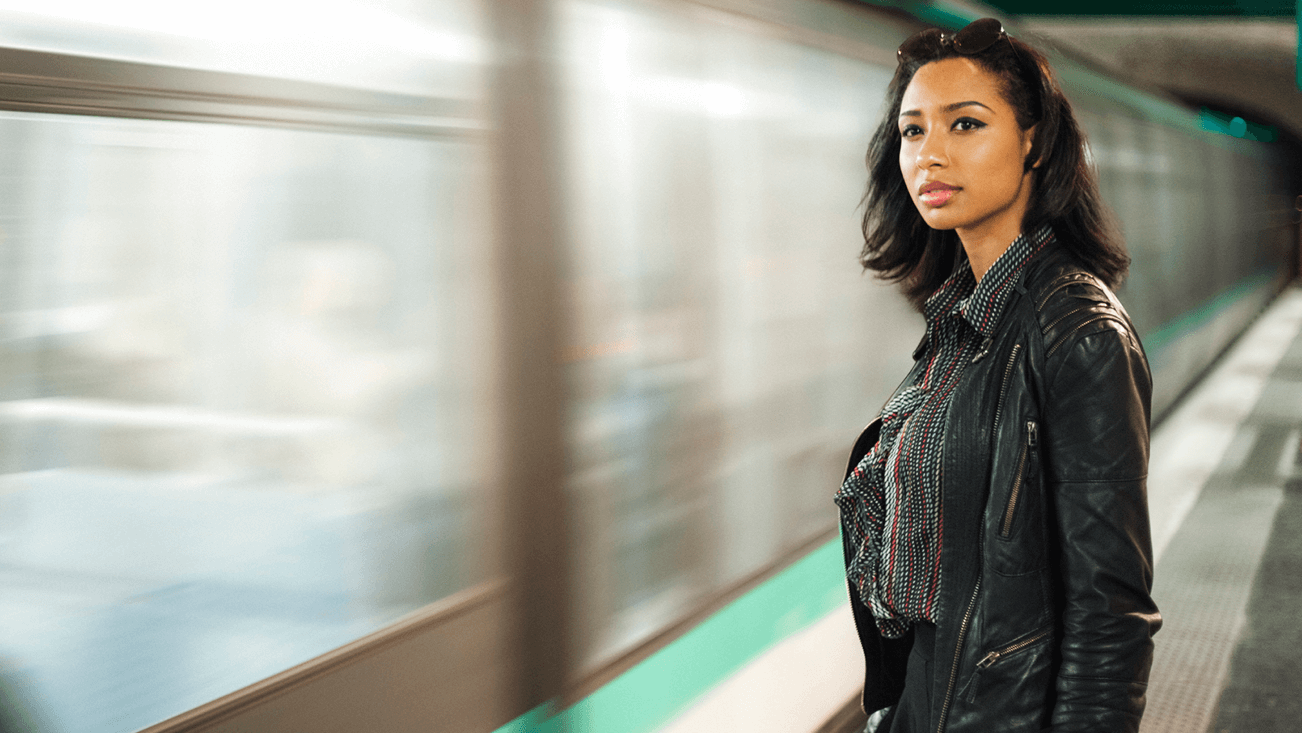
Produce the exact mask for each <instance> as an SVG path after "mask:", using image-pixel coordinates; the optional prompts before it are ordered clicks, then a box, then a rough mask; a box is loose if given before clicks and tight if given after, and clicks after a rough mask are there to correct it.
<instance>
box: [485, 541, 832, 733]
mask: <svg viewBox="0 0 1302 733" xmlns="http://www.w3.org/2000/svg"><path fill="white" fill-rule="evenodd" d="M846 602H847V601H846V590H845V570H844V568H843V567H842V558H841V540H840V539H835V540H832V541H831V542H828V543H826V544H824V545H822V546H821V547H819V548H818V549H816V550H814V551H812V552H810V553H809V554H808V555H806V556H805V557H803V558H801V559H800V560H797V561H796V562H795V563H793V564H792V565H791V566H790V567H788V568H786V569H784V570H783V571H782V572H780V573H778V574H777V575H775V576H773V577H772V578H770V579H769V580H768V581H766V582H764V583H762V584H761V585H759V586H757V587H756V588H754V589H752V590H751V591H750V592H748V593H746V594H745V595H743V596H741V597H740V598H738V599H737V600H735V601H733V602H732V603H730V604H728V605H727V606H725V607H723V608H722V609H720V610H719V611H718V612H717V613H715V614H714V615H712V616H710V617H709V618H707V619H706V620H705V621H703V622H701V623H700V624H698V625H697V626H695V627H693V628H692V629H691V630H690V631H688V632H687V633H685V634H683V635H682V636H681V637H679V638H678V639H675V640H674V641H673V642H671V643H669V644H668V645H667V646H665V647H664V648H663V649H661V650H659V651H657V652H656V653H655V654H653V655H651V656H650V657H648V658H647V659H646V660H644V661H642V662H641V663H639V664H638V665H637V666H635V667H633V668H632V669H630V670H629V671H627V672H625V673H624V674H622V675H620V676H619V677H617V678H615V679H614V680H612V681H611V682H610V683H609V684H607V685H605V686H604V687H602V688H601V689H599V690H597V691H596V692H594V693H592V694H591V695H589V696H588V697H586V698H584V699H582V700H580V701H579V702H577V703H575V704H574V705H573V706H572V707H570V708H568V709H566V710H565V711H564V712H563V713H561V714H560V715H558V716H547V715H546V711H545V710H544V709H542V708H539V709H536V710H533V711H530V712H529V713H528V714H526V715H523V716H521V717H519V718H517V719H515V720H513V721H511V722H510V723H508V724H507V725H505V726H503V727H502V728H499V729H498V730H497V733H558V732H559V731H562V730H563V731H565V733H649V732H650V731H653V730H655V729H657V728H659V727H661V726H663V725H664V724H665V723H667V722H669V721H670V720H672V719H673V718H674V716H675V715H677V714H678V713H681V712H682V711H683V710H685V709H686V708H687V707H688V706H689V705H690V704H691V703H692V702H694V701H696V700H697V699H699V698H700V697H701V696H703V695H704V694H705V693H707V692H709V691H710V690H711V689H712V688H713V687H715V686H716V685H718V684H719V683H720V682H723V681H724V680H726V679H727V678H728V677H730V676H732V675H733V674H734V673H736V672H737V671H738V670H739V669H741V668H742V667H744V666H745V665H746V664H747V663H748V662H750V661H751V660H753V659H755V658H756V657H758V656H759V655H760V654H762V653H763V652H765V651H766V650H768V649H770V648H772V647H773V646H774V645H775V644H777V643H778V642H781V641H783V640H784V639H786V638H788V637H790V636H791V635H792V634H795V633H796V632H798V631H801V630H803V629H805V628H807V627H809V625H810V624H812V623H814V622H815V621H817V620H819V619H821V618H823V617H824V616H826V615H827V614H828V613H831V612H832V611H834V610H836V609H837V608H839V607H840V606H842V605H844V604H845V603H846Z"/></svg>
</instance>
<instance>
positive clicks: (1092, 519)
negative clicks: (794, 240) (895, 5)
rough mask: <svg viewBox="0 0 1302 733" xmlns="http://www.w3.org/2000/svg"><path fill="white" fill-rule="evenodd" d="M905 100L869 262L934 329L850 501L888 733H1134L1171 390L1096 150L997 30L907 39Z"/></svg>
mask: <svg viewBox="0 0 1302 733" xmlns="http://www.w3.org/2000/svg"><path fill="white" fill-rule="evenodd" d="M887 102H888V112H887V114H886V117H885V119H884V120H883V122H882V124H881V126H880V127H879V128H878V130H877V132H876V134H875V136H874V138H873V140H872V143H871V147H870V149H869V152H868V164H869V169H870V180H869V189H868V196H867V199H866V207H867V210H866V213H865V216H864V237H865V245H864V251H863V264H864V266H865V267H866V268H869V269H872V270H875V271H877V272H878V273H880V274H881V275H882V276H884V277H886V278H888V279H891V280H893V281H897V282H900V283H902V285H903V287H904V291H905V293H906V295H907V296H908V297H909V298H910V300H911V301H912V302H913V303H914V305H915V306H917V307H918V308H919V310H921V311H922V312H923V314H924V315H925V316H926V322H927V329H926V334H925V335H924V337H923V339H922V342H921V343H920V344H919V345H918V348H917V350H916V351H915V352H914V359H915V364H914V366H913V369H912V370H911V371H910V372H909V374H908V375H907V376H906V377H905V379H904V381H903V382H902V383H901V385H900V386H899V387H898V388H897V389H896V391H895V393H894V394H893V395H892V396H891V398H890V399H889V400H888V401H887V403H886V405H885V407H884V408H883V409H882V413H881V416H880V417H879V418H878V419H877V420H875V421H873V423H872V424H871V425H869V426H868V429H867V430H865V431H864V433H863V435H862V436H861V437H860V439H859V441H858V443H857V445H856V446H855V452H854V453H853V454H852V457H851V462H850V470H849V471H848V472H847V476H846V480H845V483H844V485H843V486H842V488H841V490H840V492H838V494H837V504H838V505H839V507H840V510H841V524H842V536H843V538H844V542H845V559H846V569H847V577H848V580H849V586H850V597H851V605H852V607H853V609H854V615H855V621H856V624H857V625H858V629H859V636H860V641H861V643H862V645H863V649H864V657H865V661H866V677H865V683H864V694H863V703H864V710H865V711H867V712H873V713H874V715H873V716H872V718H871V719H870V721H869V725H868V730H869V731H873V730H877V731H880V732H881V733H887V732H889V733H905V732H907V733H916V732H919V731H935V732H937V733H940V732H941V731H949V732H950V733H960V732H962V733H966V732H968V731H977V732H980V733H988V732H990V731H1044V730H1052V731H1054V732H1055V733H1068V732H1075V731H1081V732H1084V731H1089V733H1113V732H1118V733H1119V732H1121V731H1131V732H1134V731H1137V730H1138V728H1139V720H1140V716H1141V715H1142V714H1143V710H1144V688H1145V685H1146V681H1147V677H1148V670H1149V665H1150V662H1151V659H1152V641H1151V637H1152V635H1153V634H1154V633H1155V632H1156V631H1157V629H1158V627H1159V626H1160V625H1161V617H1160V615H1159V614H1158V612H1157V608H1156V607H1155V606H1154V604H1153V601H1152V598H1151V597H1150V589H1151V587H1152V549H1151V541H1150V538H1149V526H1148V509H1147V500H1146V496H1145V485H1144V484H1145V476H1146V473H1147V464H1148V428H1149V397H1150V392H1151V384H1150V380H1151V376H1150V373H1149V370H1148V363H1147V361H1146V359H1145V357H1144V352H1143V349H1142V347H1141V346H1140V343H1139V340H1138V338H1137V337H1136V334H1135V329H1134V326H1133V325H1132V324H1131V322H1130V319H1129V317H1128V316H1127V315H1126V312H1125V309H1123V308H1122V307H1121V304H1120V303H1119V302H1117V300H1116V298H1115V296H1114V295H1113V294H1112V292H1111V290H1110V289H1109V287H1110V286H1113V285H1115V284H1116V282H1117V281H1118V280H1119V279H1120V278H1121V277H1122V275H1123V274H1124V273H1125V269H1126V266H1127V264H1128V262H1129V260H1128V258H1127V257H1126V255H1125V252H1124V250H1123V248H1122V246H1121V244H1120V242H1119V241H1117V239H1116V238H1115V237H1114V235H1113V234H1112V233H1111V230H1110V229H1109V228H1108V226H1107V225H1106V221H1107V217H1106V215H1105V212H1104V209H1103V205H1102V203H1101V202H1100V199H1099V195H1098V189H1097V184H1096V182H1095V178H1094V176H1093V173H1092V171H1091V169H1090V167H1089V165H1088V163H1087V158H1086V153H1085V141H1084V138H1083V136H1082V134H1081V132H1080V130H1079V128H1078V126H1077V124H1076V121H1075V118H1074V117H1073V114H1072V110H1071V106H1070V105H1069V104H1068V102H1067V99H1066V98H1065V97H1064V96H1063V94H1062V91H1061V89H1060V88H1059V86H1058V84H1057V82H1056V80H1055V79H1054V77H1053V74H1052V71H1051V70H1050V68H1049V66H1048V63H1047V61H1046V60H1045V58H1044V56H1043V55H1042V54H1040V53H1039V52H1037V51H1035V50H1034V49H1032V48H1031V47H1030V46H1028V45H1026V44H1025V43H1023V42H1021V41H1018V40H1017V39H1014V38H1010V37H1009V36H1007V34H1005V33H1004V31H1003V28H1002V26H1001V25H1000V24H999V22H998V21H997V20H994V19H991V18H986V19H983V20H979V21H976V22H974V23H972V24H971V25H969V26H968V27H966V28H964V29H963V30H961V31H959V32H958V33H956V34H954V35H953V36H949V35H946V34H942V33H940V32H939V31H938V30H935V29H932V30H929V31H924V32H923V33H920V34H918V35H916V36H914V37H913V38H910V39H909V40H908V41H906V42H905V43H904V44H903V45H902V46H900V50H899V67H898V69H897V70H896V73H895V78H894V79H893V80H892V82H891V85H890V88H889V91H888V98H887ZM874 711H875V712H874Z"/></svg>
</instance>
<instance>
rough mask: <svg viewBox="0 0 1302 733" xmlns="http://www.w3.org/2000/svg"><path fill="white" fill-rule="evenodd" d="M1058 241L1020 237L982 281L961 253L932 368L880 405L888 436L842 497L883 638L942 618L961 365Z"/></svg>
mask: <svg viewBox="0 0 1302 733" xmlns="http://www.w3.org/2000/svg"><path fill="white" fill-rule="evenodd" d="M1051 241H1053V232H1052V230H1051V229H1050V228H1049V227H1048V226H1047V225H1046V226H1044V227H1042V228H1041V229H1040V230H1039V231H1037V232H1035V234H1034V235H1032V236H1030V237H1027V236H1026V235H1021V236H1019V237H1017V239H1015V240H1013V243H1012V244H1011V245H1009V246H1008V249H1007V250H1005V251H1004V253H1003V254H1002V255H1000V256H999V259H997V260H995V262H994V264H993V265H991V266H990V269H989V270H988V271H987V272H986V274H985V276H984V277H982V278H981V282H980V283H977V282H976V278H975V277H974V275H973V274H972V268H971V266H970V265H969V263H968V262H967V260H966V259H964V260H962V261H961V262H960V264H959V265H958V266H957V267H956V268H955V271H954V273H953V274H952V275H950V277H949V279H948V280H946V281H945V283H944V284H943V285H941V286H940V288H939V289H938V290H937V291H936V292H935V293H933V294H932V295H931V297H930V298H928V299H927V302H926V303H924V304H923V314H924V315H925V316H926V320H927V344H928V350H929V353H928V354H927V356H926V358H927V360H928V361H927V365H926V368H925V369H924V370H923V371H922V373H921V376H920V377H919V378H918V380H917V381H916V382H915V383H913V384H910V385H906V386H903V387H901V389H900V390H899V391H898V392H896V393H895V395H894V396H892V397H891V399H890V401H888V402H887V403H886V406H885V407H883V408H882V413H881V418H882V425H881V434H880V436H879V438H878V442H877V444H876V445H875V446H873V448H872V450H870V451H868V454H867V455H866V456H864V458H863V460H862V461H860V462H859V465H858V466H857V467H856V468H855V469H854V471H853V472H851V474H850V476H849V478H847V479H846V480H845V483H844V484H843V485H842V486H841V490H840V491H838V492H837V494H836V503H837V505H838V506H839V507H840V510H841V531H842V532H843V533H845V535H846V537H847V538H848V539H849V540H850V542H851V543H852V545H853V546H854V547H856V548H858V550H857V551H856V553H855V556H854V557H853V558H852V559H851V563H850V567H849V568H848V572H847V575H848V577H849V579H850V582H852V583H854V584H855V586H856V587H857V588H858V589H859V596H860V598H862V599H863V602H864V603H865V604H867V605H868V607H869V608H870V609H871V610H872V613H873V616H874V618H876V620H877V627H878V629H880V630H881V633H882V635H883V636H886V637H888V638H898V637H900V636H903V635H904V634H905V632H907V631H908V629H909V627H910V626H912V624H913V622H915V621H918V620H925V621H930V622H932V623H935V622H936V597H937V595H938V592H939V590H940V583H941V577H940V551H941V547H942V546H943V545H944V539H945V538H944V537H943V534H942V527H943V526H944V525H943V523H942V522H941V502H940V485H941V453H942V451H943V450H944V444H943V441H942V437H943V436H944V433H945V420H946V414H947V412H948V410H949V404H950V399H951V397H952V396H953V394H954V388H955V387H956V386H957V385H958V383H959V380H960V379H961V378H962V376H963V369H964V367H966V366H967V365H968V364H969V363H971V362H972V361H973V359H974V358H976V357H977V355H978V354H979V353H980V352H981V350H982V349H983V348H984V345H985V344H987V343H988V340H989V339H990V338H991V337H992V336H993V335H994V333H995V329H996V328H997V327H998V325H999V317H1000V315H1002V314H1003V310H1004V306H1005V305H1006V304H1007V303H1008V297H1009V294H1010V293H1011V292H1012V289H1013V284H1014V283H1015V282H1016V281H1017V277H1018V275H1019V274H1020V273H1021V271H1022V268H1023V267H1024V266H1025V265H1026V263H1027V262H1028V261H1029V260H1030V259H1031V257H1032V256H1034V255H1035V253H1036V252H1039V251H1040V249H1041V248H1043V247H1044V246H1045V245H1047V244H1048V243H1049V242H1051Z"/></svg>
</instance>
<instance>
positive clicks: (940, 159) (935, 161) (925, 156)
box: [918, 135, 949, 170]
mask: <svg viewBox="0 0 1302 733" xmlns="http://www.w3.org/2000/svg"><path fill="white" fill-rule="evenodd" d="M948 163H949V157H948V156H947V155H946V154H945V148H944V145H943V144H942V143H941V140H940V138H939V136H937V135H928V136H927V137H926V138H925V139H924V140H923V141H922V145H921V146H920V147H919V148H918V167H919V168H921V169H923V170H926V169H928V168H933V167H941V168H943V167H945V165H947V164H948Z"/></svg>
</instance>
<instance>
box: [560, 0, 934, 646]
mask: <svg viewBox="0 0 1302 733" xmlns="http://www.w3.org/2000/svg"><path fill="white" fill-rule="evenodd" d="M562 19H563V20H562V28H563V43H562V47H563V48H565V49H567V52H568V53H569V54H570V55H569V56H568V58H567V63H566V66H565V69H566V70H565V76H564V79H565V82H566V85H565V89H566V92H565V96H564V98H563V99H564V101H563V104H562V107H563V110H564V113H565V123H566V125H567V127H566V129H567V140H566V147H567V159H568V160H569V161H570V169H571V171H572V174H571V180H570V198H571V200H572V201H573V202H574V205H573V207H572V209H571V211H570V212H569V213H570V217H571V220H572V225H573V228H574V236H573V255H572V256H571V257H570V261H571V262H572V263H573V265H572V270H571V273H570V287H571V292H572V293H573V294H574V295H573V302H574V303H575V309H576V312H575V314H574V316H573V318H574V322H575V336H574V338H575V342H574V345H573V348H572V349H571V350H570V351H569V352H568V353H567V360H568V363H569V366H570V377H571V384H572V394H573V395H574V397H573V400H574V402H573V407H572V432H573V437H572V443H573V445H574V449H573V455H574V466H575V469H574V473H573V476H572V486H571V488H572V491H573V495H574V497H575V501H576V506H577V508H578V512H577V513H578V517H579V519H578V526H577V528H576V541H575V546H576V554H575V556H576V558H577V565H578V577H579V579H580V583H579V584H578V587H579V596H578V598H577V599H576V602H575V603H576V613H577V614H578V621H577V622H576V623H575V624H574V628H576V629H578V630H579V633H580V634H583V635H585V636H584V637H583V638H581V639H580V644H581V646H582V650H583V658H584V662H585V664H586V665H587V668H588V669H589V670H591V669H593V668H594V667H598V666H600V665H602V664H603V663H609V662H611V660H612V659H615V658H616V657H618V656H619V655H620V654H621V653H623V652H628V651H629V650H631V649H633V648H635V647H637V646H638V645H639V644H641V643H643V642H646V641H647V640H648V639H649V638H651V637H652V636H654V635H655V634H656V633H657V632H659V631H661V630H663V629H664V628H666V627H668V626H670V625H672V624H673V623H675V622H677V621H679V620H681V619H683V618H684V617H689V616H691V615H692V614H693V613H694V612H696V611H697V610H698V609H701V608H704V607H708V606H709V604H710V603H711V602H712V601H713V600H714V599H716V598H719V597H726V596H727V594H728V593H729V592H730V591H731V590H732V589H735V588H738V587H741V586H744V585H745V583H746V581H747V579H748V578H754V577H760V576H762V575H763V573H764V572H766V568H772V567H774V566H775V565H778V564H780V563H781V562H782V561H783V560H784V558H789V557H792V556H795V555H798V553H800V552H801V551H802V550H803V549H808V548H809V547H810V546H811V545H810V543H811V542H820V541H822V542H825V541H830V539H831V538H832V537H834V531H835V530H834V528H835V521H836V512H835V507H834V506H833V505H832V503H831V496H832V493H833V492H834V491H835V489H836V486H837V485H838V484H839V481H840V473H841V471H843V470H844V454H845V452H846V450H848V447H847V446H846V445H845V442H846V440H847V437H846V436H851V435H854V434H855V433H856V431H857V429H859V428H862V426H863V424H865V423H866V422H867V421H868V419H869V418H870V417H871V416H872V414H873V413H875V411H876V409H877V407H878V405H879V403H880V400H881V399H884V398H885V396H886V393H887V391H888V390H889V388H890V387H892V386H893V385H894V384H895V381H896V380H897V379H898V376H897V375H898V374H901V373H903V372H904V371H906V370H907V363H908V354H909V353H911V351H912V346H913V343H912V333H911V332H907V330H900V329H892V330H891V331H889V332H888V331H887V330H886V329H885V328H884V327H883V328H880V329H875V328H874V324H885V323H892V322H893V323H899V322H901V320H903V321H905V322H908V319H909V318H911V316H910V315H909V314H908V309H907V306H905V305H904V304H903V303H902V301H901V300H900V299H899V298H898V297H897V296H896V295H895V294H894V293H893V292H891V291H889V290H888V289H887V288H885V287H877V286H875V283H874V282H873V281H872V280H871V279H869V278H864V277H862V276H861V275H860V268H859V266H858V264H857V262H856V259H855V257H856V254H857V253H858V251H859V249H860V248H861V247H862V238H861V235H860V234H859V230H858V225H857V218H856V215H857V211H856V209H857V205H858V203H859V196H860V195H861V192H862V188H863V184H864V169H863V155H864V150H866V147H867V142H868V138H869V137H870V135H871V132H872V125H873V124H874V123H875V122H876V120H875V117H876V112H875V110H876V109H877V108H878V106H879V105H880V100H881V98H882V94H883V91H884V89H885V86H886V83H887V82H888V80H889V78H890V74H891V72H892V70H893V69H887V68H884V67H877V66H872V65H869V64H866V63H862V62H859V61H856V60H853V59H848V58H845V57H839V56H836V55H833V54H831V53H826V52H823V51H820V50H818V49H815V48H811V47H807V46H801V45H797V44H795V43H790V42H786V41H782V40H778V39H775V38H772V37H769V36H764V35H751V34H748V33H746V32H744V31H741V30H738V29H737V28H735V27H731V26H726V25H723V24H718V25H715V24H711V23H709V22H708V21H702V20H701V19H700V18H699V17H683V16H678V15H675V14H673V13H671V12H661V11H658V10H656V9H654V8H652V7H648V6H636V5H629V4H624V5H621V6H614V5H607V4H601V3H584V2H573V3H568V4H566V5H565V6H564V12H563V13H562ZM888 314H889V315H888ZM902 340H909V343H907V344H906V343H903V342H902ZM884 355H890V356H884ZM896 358H899V359H903V363H900V362H892V363H890V364H887V363H884V362H883V360H884V359H896ZM888 382H889V383H888ZM875 400H876V401H875Z"/></svg>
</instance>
